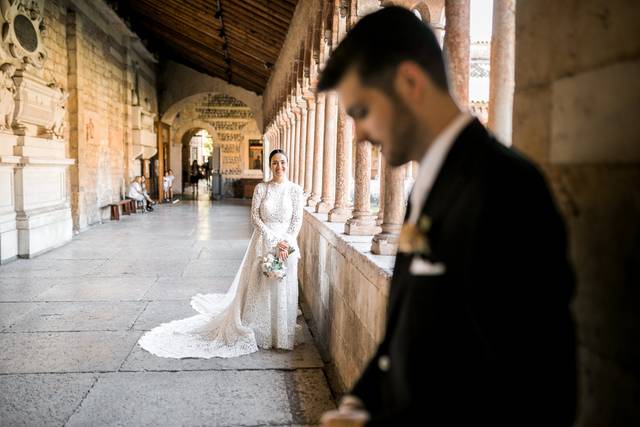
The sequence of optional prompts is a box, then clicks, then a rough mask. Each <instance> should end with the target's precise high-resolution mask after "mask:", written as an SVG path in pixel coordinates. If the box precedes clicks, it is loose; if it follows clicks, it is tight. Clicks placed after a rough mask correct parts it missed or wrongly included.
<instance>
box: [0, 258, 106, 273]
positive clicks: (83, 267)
mask: <svg viewBox="0 0 640 427" xmlns="http://www.w3.org/2000/svg"><path fill="white" fill-rule="evenodd" d="M104 262H105V260H103V259H100V260H94V259H74V260H70V259H56V260H54V259H44V258H34V259H18V260H16V261H14V262H11V263H9V264H7V265H4V266H2V272H1V274H2V277H19V278H27V277H34V278H52V277H78V276H86V275H89V274H93V273H96V272H97V271H98V268H99V267H100V266H101V265H102V264H103V263H104Z"/></svg>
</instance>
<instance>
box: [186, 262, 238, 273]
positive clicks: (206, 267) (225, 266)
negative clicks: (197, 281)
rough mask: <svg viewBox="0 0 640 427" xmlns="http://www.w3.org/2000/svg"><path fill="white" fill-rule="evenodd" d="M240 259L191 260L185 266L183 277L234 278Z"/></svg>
mask: <svg viewBox="0 0 640 427" xmlns="http://www.w3.org/2000/svg"><path fill="white" fill-rule="evenodd" d="M241 262H242V259H236V260H226V259H205V260H200V259H198V260H193V261H190V262H189V264H187V266H186V268H185V269H184V273H182V276H183V277H228V276H231V277H233V276H235V275H236V272H237V271H238V268H239V267H240V263H241Z"/></svg>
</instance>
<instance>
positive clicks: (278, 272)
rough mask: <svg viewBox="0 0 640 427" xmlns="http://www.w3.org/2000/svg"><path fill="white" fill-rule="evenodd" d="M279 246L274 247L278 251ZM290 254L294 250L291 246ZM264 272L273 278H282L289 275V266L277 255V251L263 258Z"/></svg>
mask: <svg viewBox="0 0 640 427" xmlns="http://www.w3.org/2000/svg"><path fill="white" fill-rule="evenodd" d="M277 250H278V248H277V247H276V248H274V252H276V251H277ZM288 252H289V254H291V253H293V252H294V249H293V248H289V250H288ZM262 273H263V274H264V275H265V276H266V277H269V278H272V279H281V278H283V277H285V276H286V275H287V267H286V266H285V264H284V261H283V260H281V259H280V257H279V256H276V255H275V253H268V254H267V255H266V256H264V257H263V258H262Z"/></svg>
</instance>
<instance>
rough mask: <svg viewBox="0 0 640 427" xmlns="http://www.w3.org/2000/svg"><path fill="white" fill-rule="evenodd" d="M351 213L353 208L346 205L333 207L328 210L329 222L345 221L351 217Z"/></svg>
mask: <svg viewBox="0 0 640 427" xmlns="http://www.w3.org/2000/svg"><path fill="white" fill-rule="evenodd" d="M352 214H353V210H352V209H349V208H347V207H344V208H333V209H332V210H331V212H329V222H346V221H347V220H348V219H349V218H351V216H352Z"/></svg>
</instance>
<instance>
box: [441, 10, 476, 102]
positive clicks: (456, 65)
mask: <svg viewBox="0 0 640 427" xmlns="http://www.w3.org/2000/svg"><path fill="white" fill-rule="evenodd" d="M444 4H445V6H444V13H445V19H446V23H445V33H444V51H445V53H446V55H447V58H448V60H449V64H448V65H449V76H450V77H451V88H452V89H453V94H454V97H455V98H456V101H457V102H458V103H459V105H460V107H462V108H467V107H468V105H469V55H470V52H469V48H470V46H469V44H470V20H469V19H470V12H469V0H445V2H444Z"/></svg>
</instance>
